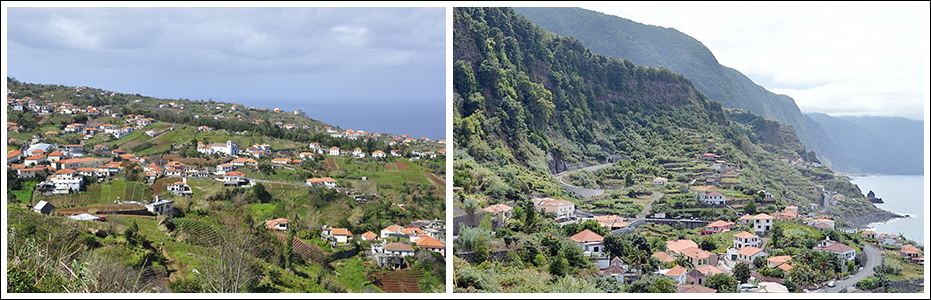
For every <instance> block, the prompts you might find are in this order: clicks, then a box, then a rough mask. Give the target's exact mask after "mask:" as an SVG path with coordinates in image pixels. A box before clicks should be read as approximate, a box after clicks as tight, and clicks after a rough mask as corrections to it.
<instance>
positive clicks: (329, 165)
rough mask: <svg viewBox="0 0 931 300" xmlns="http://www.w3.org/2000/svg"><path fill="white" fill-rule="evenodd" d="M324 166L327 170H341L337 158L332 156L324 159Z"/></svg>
mask: <svg viewBox="0 0 931 300" xmlns="http://www.w3.org/2000/svg"><path fill="white" fill-rule="evenodd" d="M323 167H325V168H326V169H327V170H330V171H337V170H339V166H338V165H336V160H334V159H332V158H327V159H326V160H325V161H323Z"/></svg>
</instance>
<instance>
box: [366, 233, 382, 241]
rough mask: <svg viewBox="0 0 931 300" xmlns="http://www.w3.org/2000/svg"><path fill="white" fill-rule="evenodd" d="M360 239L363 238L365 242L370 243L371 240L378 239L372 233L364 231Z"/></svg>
mask: <svg viewBox="0 0 931 300" xmlns="http://www.w3.org/2000/svg"><path fill="white" fill-rule="evenodd" d="M362 237H363V238H365V239H366V240H370V241H371V240H374V239H376V238H378V235H377V234H375V233H374V232H371V231H366V232H365V233H363V234H362Z"/></svg>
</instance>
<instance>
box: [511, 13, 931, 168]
mask: <svg viewBox="0 0 931 300" xmlns="http://www.w3.org/2000/svg"><path fill="white" fill-rule="evenodd" d="M515 11H517V12H518V13H521V14H523V15H524V16H525V17H527V18H528V19H530V20H531V21H533V22H534V23H535V24H537V25H539V26H541V27H543V28H546V29H547V30H549V31H551V32H553V33H556V34H559V35H564V36H569V37H574V38H576V39H578V40H579V41H581V42H582V43H583V44H585V46H586V47H588V48H589V49H591V51H592V52H595V53H599V54H604V55H607V56H611V57H615V58H624V59H629V60H631V61H632V62H633V63H635V64H640V65H646V66H652V67H662V68H668V69H670V70H672V71H674V72H676V73H680V74H682V75H685V77H687V78H689V79H690V80H691V81H692V82H693V83H694V84H695V87H697V88H698V89H699V90H701V91H702V92H704V93H705V95H707V96H708V97H709V98H710V99H712V100H715V101H720V102H721V103H722V104H724V106H725V107H731V108H740V109H746V110H749V111H752V112H754V113H757V114H759V115H761V116H764V117H768V118H773V119H776V120H779V121H780V122H783V123H785V124H788V125H791V126H792V127H794V128H795V131H796V133H797V134H798V137H799V139H800V140H801V141H802V143H803V144H804V145H805V146H806V147H808V148H809V149H812V150H815V151H816V152H817V154H818V155H819V157H820V158H821V160H822V161H824V162H826V163H828V164H829V165H831V166H833V167H834V168H835V169H838V170H840V171H845V172H872V173H883V172H887V170H888V169H890V168H892V169H908V166H909V165H911V164H912V163H913V160H914V159H904V158H903V159H899V158H893V159H886V160H884V163H883V165H882V166H879V165H876V164H873V163H871V162H868V161H865V160H863V159H862V158H860V157H858V155H859V154H860V151H856V149H855V148H856V147H857V145H856V144H855V143H851V141H848V140H846V139H844V140H836V139H835V137H834V136H832V135H831V134H829V133H828V132H827V131H825V128H823V127H822V125H823V123H820V122H817V121H815V120H813V119H812V118H811V117H809V116H808V115H805V114H803V113H802V112H801V111H800V110H799V108H798V106H797V105H796V104H795V100H793V99H792V98H791V97H788V96H785V95H778V94H775V93H772V92H770V91H768V90H766V89H765V88H763V87H761V86H759V85H757V84H756V83H754V82H753V81H752V80H750V78H748V77H747V76H745V75H743V74H742V73H740V72H739V71H737V70H734V69H732V68H728V67H725V66H722V65H720V64H719V63H718V61H717V59H716V58H715V57H714V54H713V53H711V51H710V50H708V48H706V47H705V46H704V45H703V44H702V43H701V42H700V41H698V40H696V39H694V38H692V37H690V36H688V35H686V34H684V33H682V32H680V31H678V30H676V29H673V28H663V27H658V26H652V25H645V24H640V23H637V22H634V21H631V20H627V19H624V18H620V17H616V16H611V15H606V14H603V13H599V12H594V11H589V10H585V9H580V8H530V7H523V8H515ZM827 121H828V122H836V121H838V120H827ZM834 125H836V123H834ZM844 130H853V129H852V128H847V129H844Z"/></svg>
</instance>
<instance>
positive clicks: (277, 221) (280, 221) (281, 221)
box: [265, 218, 288, 227]
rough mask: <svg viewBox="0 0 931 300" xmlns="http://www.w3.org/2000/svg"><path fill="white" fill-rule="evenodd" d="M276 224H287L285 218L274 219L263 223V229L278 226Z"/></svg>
mask: <svg viewBox="0 0 931 300" xmlns="http://www.w3.org/2000/svg"><path fill="white" fill-rule="evenodd" d="M278 224H288V219H285V218H277V219H274V220H268V221H265V227H271V226H275V225H278Z"/></svg>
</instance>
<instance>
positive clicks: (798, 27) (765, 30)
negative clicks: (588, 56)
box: [584, 2, 931, 119]
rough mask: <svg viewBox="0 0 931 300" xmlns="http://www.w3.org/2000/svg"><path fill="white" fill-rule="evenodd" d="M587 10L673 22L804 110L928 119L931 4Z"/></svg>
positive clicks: (662, 5) (646, 5)
mask: <svg viewBox="0 0 931 300" xmlns="http://www.w3.org/2000/svg"><path fill="white" fill-rule="evenodd" d="M584 8H586V9H591V10H596V11H600V12H604V13H607V14H612V15H616V16H620V17H623V18H627V19H631V20H633V21H636V22H640V23H645V24H650V25H656V26H662V27H672V28H675V29H677V30H679V31H681V32H683V33H685V34H688V35H690V36H692V37H694V38H696V39H698V40H699V41H701V42H702V43H703V44H704V45H705V46H707V47H708V48H709V49H710V50H711V51H712V52H713V53H714V55H715V57H716V58H717V59H718V61H719V62H720V63H721V64H722V65H725V66H728V67H732V68H735V69H737V70H739V71H741V72H742V73H744V74H746V75H747V76H749V77H750V78H751V79H753V80H754V81H755V82H756V83H757V84H760V85H762V86H763V87H766V88H767V89H769V90H771V91H773V92H776V93H780V94H785V95H789V96H791V97H792V98H794V99H795V101H796V103H797V104H798V106H799V108H801V109H802V111H803V112H823V113H827V114H830V115H835V116H845V115H872V116H900V117H907V118H911V119H923V118H924V114H925V112H926V111H927V102H928V98H927V97H928V96H927V89H928V88H927V87H928V82H929V78H928V59H929V57H931V53H929V50H928V49H929V37H931V34H929V28H931V22H929V5H928V3H927V2H910V3H902V2H881V3H880V2H866V3H861V2H843V3H838V2H830V3H823V2H822V3H818V2H816V3H812V2H763V3H758V2H753V3H741V2H737V3H735V2H699V3H693V2H675V3H670V2H612V3H593V4H590V5H585V6H584Z"/></svg>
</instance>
